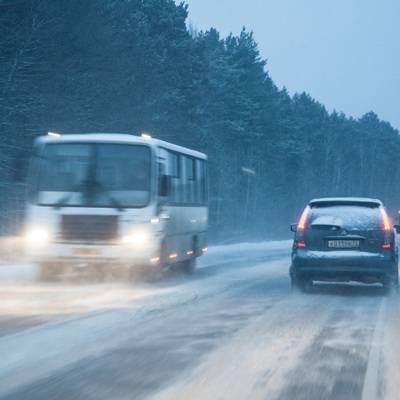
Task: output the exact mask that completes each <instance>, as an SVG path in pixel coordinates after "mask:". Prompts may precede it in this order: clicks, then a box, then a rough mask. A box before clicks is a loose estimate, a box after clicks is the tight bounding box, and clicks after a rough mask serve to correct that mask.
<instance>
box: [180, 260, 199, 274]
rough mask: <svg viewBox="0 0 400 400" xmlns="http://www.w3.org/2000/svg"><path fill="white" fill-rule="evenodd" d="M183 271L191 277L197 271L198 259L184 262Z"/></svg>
mask: <svg viewBox="0 0 400 400" xmlns="http://www.w3.org/2000/svg"><path fill="white" fill-rule="evenodd" d="M180 264H181V269H182V271H183V272H184V273H185V274H188V275H191V274H193V273H194V271H195V269H196V258H194V257H193V258H190V259H189V260H185V261H182V262H181V263H180Z"/></svg>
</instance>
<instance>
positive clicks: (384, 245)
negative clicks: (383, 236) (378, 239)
mask: <svg viewBox="0 0 400 400" xmlns="http://www.w3.org/2000/svg"><path fill="white" fill-rule="evenodd" d="M382 248H384V249H391V248H392V243H384V244H383V245H382Z"/></svg>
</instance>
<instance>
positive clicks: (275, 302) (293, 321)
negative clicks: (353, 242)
mask: <svg viewBox="0 0 400 400" xmlns="http://www.w3.org/2000/svg"><path fill="white" fill-rule="evenodd" d="M289 253H290V243H289V242H270V243H259V244H239V245H230V246H223V247H214V248H210V251H209V253H208V254H207V255H206V256H205V257H203V259H202V260H201V262H200V263H199V267H198V269H197V271H196V272H195V274H194V275H192V276H189V277H188V276H185V275H183V274H179V273H177V272H168V273H166V274H164V276H162V277H158V278H157V279H155V280H153V281H150V282H148V281H140V280H139V281H138V282H135V283H121V282H116V281H114V282H107V283H101V284H90V283H88V282H86V283H80V284H76V283H68V282H62V283H60V282H59V283H54V284H38V283H35V274H36V270H35V266H33V265H23V264H13V265H10V264H7V263H3V264H0V399H10V400H11V399H13V400H14V399H18V400H20V399H29V400H36V399H37V400H44V399H57V400H63V399H85V400H92V399H96V400H97V399H99V400H102V399H104V400H109V399H129V400H132V399H134V400H136V399H157V400H161V399H162V400H164V399H171V400H172V399H173V400H177V399H182V400H188V399H190V400H192V399H193V400H196V399H206V400H213V399H229V400H235V399H252V400H253V399H254V400H257V399H263V400H274V399H280V400H282V399H290V400H292V399H301V400H303V399H304V400H313V399H318V400H320V399H343V400H344V399H346V400H347V399H361V400H366V399H399V398H400V395H399V394H398V393H400V392H399V390H398V382H399V378H400V354H399V347H400V345H399V342H400V340H399V336H400V308H399V297H398V296H397V295H387V294H385V292H384V291H383V290H382V289H381V288H380V287H379V285H375V286H364V285H336V284H329V285H327V284H325V285H323V284H319V285H315V287H314V288H313V290H312V292H311V293H310V294H300V293H293V292H291V291H290V288H289V277H288V268H289V262H290V255H289Z"/></svg>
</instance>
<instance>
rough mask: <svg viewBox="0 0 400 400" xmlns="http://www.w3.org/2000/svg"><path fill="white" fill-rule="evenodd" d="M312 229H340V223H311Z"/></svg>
mask: <svg viewBox="0 0 400 400" xmlns="http://www.w3.org/2000/svg"><path fill="white" fill-rule="evenodd" d="M311 228H312V229H320V230H324V231H339V230H341V229H342V227H341V226H340V225H334V224H311Z"/></svg>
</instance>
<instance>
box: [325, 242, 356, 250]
mask: <svg viewBox="0 0 400 400" xmlns="http://www.w3.org/2000/svg"><path fill="white" fill-rule="evenodd" d="M328 247H329V248H331V249H355V248H358V247H360V241H359V240H328Z"/></svg>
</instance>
